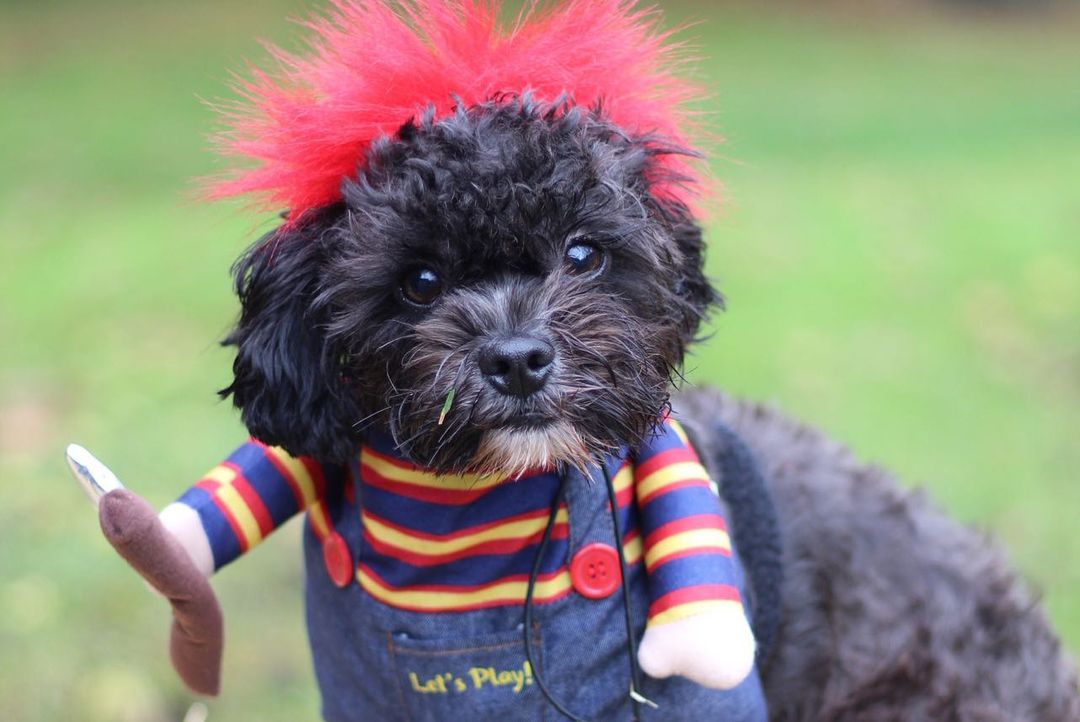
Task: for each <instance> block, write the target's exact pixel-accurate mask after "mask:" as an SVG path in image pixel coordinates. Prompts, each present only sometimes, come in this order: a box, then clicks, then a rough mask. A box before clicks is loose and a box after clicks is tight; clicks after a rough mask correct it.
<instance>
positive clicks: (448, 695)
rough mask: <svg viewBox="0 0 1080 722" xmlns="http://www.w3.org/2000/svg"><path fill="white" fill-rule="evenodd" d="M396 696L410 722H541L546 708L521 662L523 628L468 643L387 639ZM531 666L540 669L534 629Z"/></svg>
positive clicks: (401, 636)
mask: <svg viewBox="0 0 1080 722" xmlns="http://www.w3.org/2000/svg"><path fill="white" fill-rule="evenodd" d="M389 647H390V656H391V658H392V660H393V667H394V675H395V677H396V679H397V685H398V691H399V696H400V699H401V701H402V704H403V705H404V707H405V711H406V713H407V716H408V717H407V718H408V720H409V721H410V722H447V721H448V720H455V719H467V720H468V722H508V721H509V720H522V721H523V722H528V721H531V720H538V721H541V722H542V721H543V720H544V719H546V712H545V709H546V706H547V702H546V701H545V699H544V697H543V695H542V694H541V692H540V689H539V687H537V685H536V681H535V678H534V676H533V670H532V669H531V668H530V666H529V663H528V662H527V661H526V660H525V640H524V628H518V629H514V630H510V631H507V632H499V633H494V634H486V635H479V636H475V637H471V638H460V637H447V638H434V639H420V638H416V637H413V636H409V635H407V634H404V633H394V634H391V635H390V644H389ZM532 653H533V661H534V662H535V663H536V664H537V665H542V661H541V659H540V655H541V643H540V630H539V627H534V628H533V637H532Z"/></svg>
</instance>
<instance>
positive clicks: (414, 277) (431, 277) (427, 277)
mask: <svg viewBox="0 0 1080 722" xmlns="http://www.w3.org/2000/svg"><path fill="white" fill-rule="evenodd" d="M442 290H443V282H442V279H441V278H439V274H437V273H435V271H433V270H431V269H430V268H424V267H420V268H414V269H413V270H411V271H409V272H408V273H406V274H405V277H404V278H402V279H401V293H402V294H403V295H404V296H405V298H406V299H408V300H409V301H412V302H413V303H415V304H417V305H419V306H429V305H431V304H432V303H434V302H435V299H436V298H438V297H439V294H440V293H442Z"/></svg>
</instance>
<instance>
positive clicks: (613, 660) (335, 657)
mask: <svg viewBox="0 0 1080 722" xmlns="http://www.w3.org/2000/svg"><path fill="white" fill-rule="evenodd" d="M352 483H353V484H354V488H355V490H356V493H357V494H359V493H361V488H360V487H361V485H360V484H359V483H358V482H357V481H356V480H355V479H354V480H353V481H352ZM328 501H329V502H330V503H329V504H328V508H329V510H330V513H331V516H332V519H333V522H334V525H335V527H336V530H337V531H338V533H340V534H341V535H342V536H343V537H344V539H345V540H346V542H347V544H348V546H349V549H350V551H351V552H352V555H353V559H360V560H363V559H364V554H365V550H364V546H363V542H362V538H361V529H360V519H359V513H358V507H357V504H356V503H355V500H354V501H353V502H348V501H345V500H344V499H338V500H328ZM566 504H567V508H568V514H569V535H570V540H569V541H570V549H569V553H568V558H569V557H571V556H573V554H574V552H575V551H576V550H578V549H580V548H581V547H583V546H585V545H588V544H590V543H594V542H601V543H604V544H608V545H612V546H614V544H615V537H614V531H613V527H612V520H611V515H610V512H609V510H608V508H607V496H606V489H605V486H604V484H603V483H602V482H597V481H596V480H590V479H586V478H584V477H583V476H582V475H581V474H580V473H579V472H576V471H575V472H570V477H569V478H568V479H567V489H566ZM304 549H305V562H306V568H307V578H306V595H305V596H306V606H307V624H308V631H309V637H310V640H311V646H312V655H313V657H314V663H315V672H316V676H317V678H318V682H319V687H320V690H321V692H322V698H323V716H324V718H325V719H326V720H327V722H361V721H372V722H394V721H396V720H402V721H403V722H449V721H453V720H459V719H460V720H463V721H464V722H509V721H510V720H522V721H529V720H538V721H546V720H553V721H554V720H563V719H565V717H563V716H562V715H561V714H559V713H558V712H557V711H556V709H555V708H554V707H552V706H551V704H550V703H549V702H548V701H547V700H546V699H545V698H544V696H543V695H542V694H541V692H540V689H539V687H538V686H537V684H536V683H535V680H534V677H533V674H532V670H531V669H530V668H529V665H528V664H527V663H526V661H525V649H524V646H525V645H524V639H523V637H524V627H523V621H522V620H523V607H521V606H504V607H495V608H490V609H480V610H475V611H467V612H441V613H428V612H425V613H420V612H412V611H407V610H402V609H397V608H394V607H390V606H388V605H386V604H383V603H382V602H380V601H377V600H376V599H374V598H373V597H371V596H370V595H369V594H367V593H366V592H365V591H364V590H363V589H362V588H361V587H360V585H359V584H358V583H357V582H356V581H355V580H354V581H353V582H352V583H350V584H349V585H348V586H346V587H345V588H339V587H338V586H335V585H334V583H333V582H332V581H331V580H330V578H329V577H328V574H327V571H326V569H325V567H324V563H323V556H322V549H321V546H320V544H319V542H318V541H317V539H316V538H315V535H314V534H313V532H312V529H311V526H310V525H305V539H304ZM644 574H645V571H644V566H643V565H642V564H635V565H634V566H632V567H631V568H630V570H629V585H630V590H631V608H632V612H633V619H634V622H635V625H636V626H637V638H638V639H640V638H641V633H642V631H643V629H644V626H645V619H646V613H647V602H648V599H647V594H646V589H645V579H644ZM744 581H745V580H744V578H743V574H742V571H741V569H740V571H739V583H740V586H741V587H744V586H745V584H744ZM533 619H534V624H533V631H532V635H533V637H532V639H533V643H532V649H533V661H534V663H535V664H536V666H537V667H538V668H539V671H540V673H541V674H542V676H543V681H544V682H545V683H546V685H547V686H548V688H549V689H550V690H551V692H552V693H553V694H554V696H555V697H556V698H557V699H558V700H559V701H560V702H562V703H563V704H564V705H565V706H566V707H567V708H568V709H569V710H570V711H571V712H572V713H573V714H575V715H577V716H579V717H582V718H584V719H587V720H590V722H608V721H614V720H630V719H632V707H631V701H630V698H629V694H628V693H629V680H630V673H629V662H628V659H627V654H628V649H627V641H626V627H625V622H624V609H623V600H622V597H621V593H620V592H616V593H614V594H612V595H611V596H609V597H607V598H605V599H600V600H590V599H586V598H584V597H582V596H580V595H578V594H577V593H576V592H572V593H571V594H570V595H569V596H567V597H564V598H562V599H559V600H556V601H554V602H550V603H547V604H543V605H538V606H536V607H535V608H534V614H533ZM635 651H636V650H635ZM640 691H641V692H642V693H643V694H644V695H645V697H647V698H648V699H650V700H652V701H654V702H656V703H657V704H658V705H659V707H658V708H657V709H651V708H649V707H646V706H644V705H642V706H641V707H640V709H641V719H643V720H671V721H672V722H676V721H679V720H687V721H689V720H711V721H715V722H764V721H765V720H766V719H767V713H766V711H765V704H764V701H763V696H762V692H761V685H760V681H759V679H758V677H757V674H756V672H755V673H754V674H752V675H751V676H750V677H749V678H748V679H747V680H746V681H744V682H743V683H742V684H741V685H740V686H738V687H737V688H735V689H733V690H730V691H724V692H721V691H716V690H710V689H706V688H704V687H700V686H698V685H697V684H694V683H693V682H690V681H688V680H686V679H683V678H681V677H672V678H669V679H666V680H656V679H651V678H648V677H645V678H644V679H643V685H642V689H641V690H640Z"/></svg>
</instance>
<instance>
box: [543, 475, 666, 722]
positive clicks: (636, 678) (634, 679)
mask: <svg viewBox="0 0 1080 722" xmlns="http://www.w3.org/2000/svg"><path fill="white" fill-rule="evenodd" d="M600 469H601V470H602V471H603V473H604V483H605V485H606V486H607V496H608V504H609V506H610V507H611V523H612V525H613V526H614V527H615V549H616V551H617V553H618V556H619V578H620V580H621V581H622V596H623V613H624V616H625V618H626V649H627V657H628V658H629V660H630V701H631V705H632V706H633V711H634V717H633V719H634V722H638V720H639V719H640V718H641V703H642V702H644V703H645V704H647V705H649V706H650V707H653V708H655V707H656V706H657V705H656V703H655V702H652V701H650V700H648V699H646V698H645V696H644V695H642V694H641V671H640V669H639V668H638V661H637V640H636V635H635V634H634V618H633V613H632V612H631V610H630V581H629V578H628V576H627V573H626V554H625V552H624V551H623V537H622V528H621V527H620V525H619V505H618V499H617V498H616V494H615V483H614V482H613V481H612V479H611V473H610V472H609V471H608V468H607V464H606V463H604V460H603V459H602V460H601V461H600ZM567 476H568V474H567V472H563V474H562V477H561V478H560V479H559V491H558V492H557V493H556V494H555V501H553V502H552V504H551V511H550V512H549V514H548V520H547V526H545V527H544V535H543V537H541V539H540V547H539V548H538V549H537V550H536V556H535V557H534V558H533V565H532V570H531V571H530V572H529V584H528V586H527V587H526V589H525V661H526V662H528V664H529V668H530V669H531V670H532V674H533V679H534V680H536V686H537V687H539V688H540V691H541V692H542V693H543V695H544V697H545V698H547V701H548V702H549V703H550V704H551V706H552V707H554V708H555V709H556V710H558V711H559V713H560V714H562V715H564V716H566V717H568V718H570V719H571V720H573V722H587V720H584V719H582V718H581V717H578V716H577V715H575V714H574V713H573V712H571V711H570V710H568V709H567V708H566V706H565V705H563V704H562V703H561V702H559V700H557V699H555V697H554V695H552V693H551V690H549V689H548V688H547V685H546V684H545V683H544V680H543V677H542V676H541V674H540V669H539V668H538V667H537V666H536V664H535V663H534V662H533V658H532V616H533V592H534V591H535V589H536V578H537V576H539V574H540V564H541V563H542V562H543V559H544V552H545V551H546V550H547V545H548V542H549V541H551V532H552V530H553V529H554V528H555V518H556V517H557V516H558V514H559V507H560V506H562V502H563V499H564V498H565V496H566V479H567Z"/></svg>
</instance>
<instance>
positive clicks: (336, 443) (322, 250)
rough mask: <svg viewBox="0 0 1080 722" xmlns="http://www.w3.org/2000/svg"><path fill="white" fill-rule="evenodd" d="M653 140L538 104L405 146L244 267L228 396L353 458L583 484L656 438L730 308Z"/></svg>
mask: <svg viewBox="0 0 1080 722" xmlns="http://www.w3.org/2000/svg"><path fill="white" fill-rule="evenodd" d="M665 152H676V149H662V148H658V146H657V144H656V142H655V141H653V140H651V139H645V138H636V139H635V138H631V137H626V136H625V135H623V134H621V133H619V132H618V131H617V130H616V129H615V128H613V127H611V126H610V125H608V124H606V123H605V122H604V121H603V120H602V119H601V118H600V116H599V115H598V114H597V113H594V112H586V111H584V110H579V109H575V108H569V107H566V106H542V105H538V104H536V103H533V102H531V101H530V100H529V99H528V98H526V99H524V100H521V99H506V100H501V101H493V102H491V103H488V104H485V105H482V106H477V107H474V108H471V109H467V110H466V109H462V110H459V112H458V113H457V114H456V115H454V116H452V117H449V118H445V119H441V120H438V121H434V120H432V119H431V118H425V119H423V120H421V121H420V122H419V123H416V124H408V125H406V126H405V127H403V128H402V129H401V130H400V131H399V133H398V134H397V135H396V136H395V137H394V138H393V139H387V140H385V141H382V142H380V143H378V144H376V145H375V146H374V147H373V148H372V149H371V151H370V153H369V156H368V158H367V162H366V163H365V169H364V171H363V172H362V174H361V176H360V178H359V180H357V181H348V182H346V184H345V186H344V188H343V195H344V200H343V202H342V203H341V204H340V205H338V206H335V207H332V208H327V209H324V210H323V211H322V212H320V213H319V214H318V215H317V216H314V217H311V218H307V219H304V220H303V221H301V222H299V223H296V224H294V225H293V226H290V227H287V228H286V229H284V230H281V231H278V232H275V233H272V234H269V235H268V236H267V237H266V238H264V239H263V240H262V241H260V243H259V244H257V245H256V246H255V247H254V248H253V249H252V250H251V251H250V252H249V253H248V254H247V255H246V256H245V257H244V258H242V259H241V261H240V262H239V264H238V267H237V285H238V291H239V294H240V297H241V301H242V304H243V311H242V315H241V319H240V322H239V324H238V326H237V328H236V330H235V331H234V332H233V334H232V335H231V336H230V338H229V342H230V343H233V344H235V345H237V346H238V353H237V359H236V363H235V365H234V371H235V374H236V378H235V380H234V382H233V384H232V385H231V386H230V387H229V388H228V389H226V391H225V392H226V393H232V394H233V396H234V400H235V403H236V404H237V406H239V407H240V408H241V409H242V410H243V418H244V421H245V423H246V424H247V425H248V427H249V429H250V430H251V432H252V433H253V434H254V435H255V436H256V437H258V438H261V439H263V440H264V441H266V442H268V443H274V444H280V445H283V446H284V447H285V448H286V449H288V450H289V451H290V452H292V453H294V454H307V455H311V456H315V457H316V458H319V459H321V460H327V461H330V460H342V459H345V458H348V457H350V456H352V455H353V454H355V452H356V449H357V445H358V442H359V439H360V438H361V437H362V434H363V432H364V430H365V429H367V428H370V427H375V428H381V429H383V430H386V431H389V433H390V434H391V435H392V436H393V438H394V440H395V441H396V442H397V444H398V445H399V446H400V448H401V450H402V452H403V453H405V454H406V455H407V456H409V457H410V458H412V459H413V460H414V461H415V462H417V463H419V464H421V465H424V466H427V467H431V468H435V469H438V470H442V471H466V470H468V471H491V472H500V473H506V474H514V473H518V472H521V471H524V470H525V469H528V468H533V467H537V466H549V465H552V464H564V465H565V464H569V465H577V466H584V465H587V464H588V463H589V462H590V461H591V460H592V459H595V458H596V457H597V456H598V455H599V454H601V453H603V452H606V451H610V450H612V449H615V448H618V447H619V446H621V445H623V444H633V443H635V442H636V441H637V440H638V439H640V438H641V436H642V435H643V434H645V433H646V432H647V431H648V430H649V429H650V428H651V427H652V425H653V424H655V423H656V421H657V419H658V417H659V415H660V413H661V412H662V410H663V408H664V406H665V404H666V403H667V399H668V392H669V388H670V385H671V380H672V375H673V374H675V373H677V369H678V368H679V366H680V364H681V362H682V358H683V354H684V352H685V349H686V345H687V344H688V343H689V342H690V340H691V339H692V338H693V336H694V334H695V332H696V330H697V328H698V325H699V323H700V320H701V318H702V316H703V314H704V313H705V312H706V310H707V308H708V306H709V305H710V304H711V303H712V302H713V301H714V300H715V295H714V293H713V291H712V289H711V287H710V286H709V284H708V282H707V281H706V279H705V277H704V276H703V274H702V268H701V264H702V248H701V235H700V231H699V229H698V228H697V226H696V225H695V224H694V223H693V222H692V221H691V219H690V217H689V214H688V213H687V211H686V209H685V207H683V206H682V205H680V204H679V203H677V202H674V201H670V200H668V201H664V200H661V199H658V198H657V197H655V196H654V195H653V194H652V193H651V188H652V184H653V183H655V182H656V180H657V173H659V172H660V171H659V170H658V168H657V164H656V163H655V160H656V158H657V157H658V155H659V154H660V153H665Z"/></svg>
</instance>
